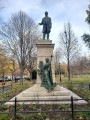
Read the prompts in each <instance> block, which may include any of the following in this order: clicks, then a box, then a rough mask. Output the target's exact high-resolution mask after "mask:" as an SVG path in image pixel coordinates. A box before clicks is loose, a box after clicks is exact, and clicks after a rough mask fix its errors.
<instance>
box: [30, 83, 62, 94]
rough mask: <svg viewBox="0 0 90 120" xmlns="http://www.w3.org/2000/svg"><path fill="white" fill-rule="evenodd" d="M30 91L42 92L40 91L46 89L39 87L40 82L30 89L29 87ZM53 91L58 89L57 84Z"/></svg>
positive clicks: (45, 90)
mask: <svg viewBox="0 0 90 120" xmlns="http://www.w3.org/2000/svg"><path fill="white" fill-rule="evenodd" d="M31 91H32V92H42V91H44V92H48V90H47V89H45V88H44V87H41V85H40V84H38V85H36V86H35V85H34V86H33V87H32V89H31ZM53 91H60V86H59V85H57V86H56V87H55V88H54V89H53Z"/></svg>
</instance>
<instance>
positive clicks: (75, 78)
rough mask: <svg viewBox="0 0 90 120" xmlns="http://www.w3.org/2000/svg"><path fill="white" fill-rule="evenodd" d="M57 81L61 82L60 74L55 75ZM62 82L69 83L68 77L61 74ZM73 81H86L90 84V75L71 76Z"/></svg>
mask: <svg viewBox="0 0 90 120" xmlns="http://www.w3.org/2000/svg"><path fill="white" fill-rule="evenodd" d="M55 79H56V81H57V82H58V83H59V82H60V78H59V75H57V76H56V77H55ZM61 79H62V83H68V77H64V76H63V75H62V76H61ZM71 82H72V83H81V82H82V83H86V84H90V75H74V76H73V77H71Z"/></svg>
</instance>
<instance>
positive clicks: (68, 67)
mask: <svg viewBox="0 0 90 120" xmlns="http://www.w3.org/2000/svg"><path fill="white" fill-rule="evenodd" d="M67 69H68V81H69V82H70V64H69V59H68V66H67Z"/></svg>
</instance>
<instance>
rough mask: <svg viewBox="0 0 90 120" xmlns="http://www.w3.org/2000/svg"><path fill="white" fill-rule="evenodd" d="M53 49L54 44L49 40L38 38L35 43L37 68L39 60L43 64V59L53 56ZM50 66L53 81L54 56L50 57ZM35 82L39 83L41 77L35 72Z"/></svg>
mask: <svg viewBox="0 0 90 120" xmlns="http://www.w3.org/2000/svg"><path fill="white" fill-rule="evenodd" d="M53 49H54V44H52V41H51V40H39V41H38V43H37V69H38V68H39V62H40V61H43V63H44V64H45V63H46V62H45V59H46V58H49V59H50V57H51V55H52V56H53ZM51 67H52V76H53V82H55V71H54V58H53V57H52V61H51ZM37 84H41V78H40V76H39V75H38V74H37Z"/></svg>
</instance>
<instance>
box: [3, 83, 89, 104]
mask: <svg viewBox="0 0 90 120" xmlns="http://www.w3.org/2000/svg"><path fill="white" fill-rule="evenodd" d="M71 96H73V99H81V98H80V97H79V96H77V95H76V94H74V93H73V92H71V91H70V90H67V89H66V88H64V87H61V86H59V85H57V86H56V87H55V88H54V90H53V91H52V92H48V90H46V89H45V88H44V87H41V86H40V84H35V85H34V86H32V87H30V88H28V89H26V90H25V91H23V92H21V93H20V94H18V95H17V96H16V98H17V100H30V101H28V102H18V104H71V101H70V100H71ZM14 100H15V97H14V98H12V99H11V100H10V101H14ZM33 100H38V101H33ZM5 104H6V105H14V102H6V103H5ZM74 104H78V105H81V104H87V102H86V101H84V100H75V101H74Z"/></svg>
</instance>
